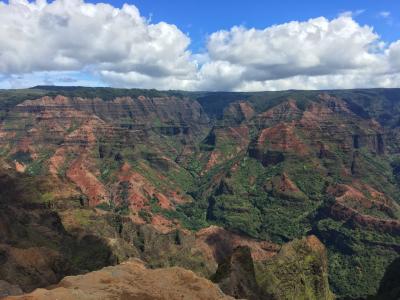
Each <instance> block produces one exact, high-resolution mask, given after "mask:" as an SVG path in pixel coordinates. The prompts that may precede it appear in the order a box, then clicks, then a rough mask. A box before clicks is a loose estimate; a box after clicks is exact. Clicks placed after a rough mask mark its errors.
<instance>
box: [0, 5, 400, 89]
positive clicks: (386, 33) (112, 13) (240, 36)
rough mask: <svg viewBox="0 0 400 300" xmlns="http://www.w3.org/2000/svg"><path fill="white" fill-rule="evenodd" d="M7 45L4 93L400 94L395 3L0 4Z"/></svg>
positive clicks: (0, 69)
mask: <svg viewBox="0 0 400 300" xmlns="http://www.w3.org/2000/svg"><path fill="white" fill-rule="evenodd" d="M102 3H107V5H104V4H102ZM125 3H127V5H126V4H125ZM0 40H2V43H0V88H22V87H29V86H32V85H37V84H58V85H90V86H100V85H101V86H116V87H137V88H158V89H189V90H205V89H207V90H237V91H239V90H269V89H270V90H277V89H291V88H296V89H322V88H361V87H400V1H398V0H396V1H395V0H392V1H389V0H380V1H377V0H374V1H372V0H370V1H360V0H352V1H349V0H335V1H299V0H297V1H294V0H281V1H275V0H274V1H256V0H246V1H233V0H231V1H228V0H214V1H211V0H202V1H194V0H192V1H190V0H186V1H183V0H171V1H167V0H137V1H128V2H126V1H120V0H117V1H106V0H105V1H93V0H54V1H46V0H34V1H32V0H29V1H28V0H10V1H4V0H3V1H1V0H0Z"/></svg>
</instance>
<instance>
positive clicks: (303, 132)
mask: <svg viewBox="0 0 400 300" xmlns="http://www.w3.org/2000/svg"><path fill="white" fill-rule="evenodd" d="M399 99H400V89H369V90H368V89H365V90H332V91H295V90H293V91H292V90H291V91H281V92H253V93H234V92H230V93H228V92H184V91H156V90H137V89H112V88H83V87H53V86H39V87H35V88H31V89H26V90H2V91H0V201H1V203H0V205H1V208H2V209H1V211H0V233H1V234H0V295H1V296H13V295H15V296H16V297H20V298H19V299H51V297H53V298H54V297H65V299H73V298H71V297H72V296H71V295H72V294H71V293H72V292H71V289H73V288H72V287H75V288H76V289H78V290H79V291H80V292H81V293H82V295H83V296H82V297H86V298H85V299H91V298H90V297H92V295H91V292H90V289H91V288H93V289H97V288H98V289H99V290H101V291H104V293H105V294H104V295H103V297H107V295H108V294H107V293H108V292H110V291H112V290H115V289H120V288H121V287H123V286H126V284H127V282H131V281H132V280H143V281H146V280H147V281H146V282H148V284H149V285H148V286H142V287H138V288H137V289H136V288H135V287H131V290H129V289H128V288H127V291H126V293H131V295H133V296H132V297H134V296H135V295H136V296H137V295H139V294H140V293H144V294H143V295H146V297H148V299H164V298H165V297H167V296H165V295H164V296H162V295H161V294H162V293H161V292H160V291H161V290H162V288H163V287H165V286H168V285H174V286H177V288H178V291H179V293H182V294H185V295H189V294H191V295H192V296H191V297H192V298H193V299H196V297H197V298H198V299H206V298H204V297H205V296H204V295H203V294H202V293H204V291H203V289H208V290H209V294H208V296H209V299H229V297H234V298H246V299H334V298H335V297H337V298H343V299H349V298H350V299H351V298H354V299H357V298H361V299H367V298H368V297H370V298H371V297H372V298H373V299H379V297H380V296H379V295H385V297H386V298H384V299H397V298H396V297H397V296H399V295H398V294H396V286H395V285H394V286H393V284H392V285H391V284H390V282H389V283H388V282H386V281H385V278H388V276H389V275H387V274H388V272H389V271H390V270H391V268H392V269H393V267H391V266H392V265H393V264H395V263H396V261H397V260H398V258H399V257H400V254H399V253H400V199H399V195H400V119H399V116H400V102H399ZM104 267H106V268H105V269H104ZM174 268H176V269H174ZM99 270H100V271H99ZM111 270H116V271H115V272H121V277H118V278H115V279H112V280H111V279H109V278H108V276H109V275H107V274H108V273H109V272H113V271H111ZM171 270H175V271H173V273H174V272H175V273H174V274H175V275H174V276H178V277H177V278H175V277H171V281H170V282H167V281H166V282H159V284H160V286H158V287H157V289H154V290H151V288H150V287H149V286H154V284H153V283H151V282H150V281H149V280H150V279H151V280H154V278H152V276H153V275H149V274H158V275H154V276H161V277H165V276H170V275H163V274H170V273H168V272H172V271H171ZM188 270H190V271H188ZM193 272H194V273H193ZM389 273H390V272H389ZM392 273H393V272H392ZM81 274H84V275H81ZM176 274H181V275H176ZM66 276H68V277H66ZM69 276H72V277H69ZM76 276H78V277H76ZM130 276H131V277H130ZM171 276H172V275H171ZM390 276H392V275H390ZM390 276H389V277H390ZM392 277H393V276H392ZM392 277H391V278H392ZM63 278H65V279H63ZM102 278H103V279H102ZM81 280H82V281H81ZM83 282H88V285H84V284H83ZM185 282H186V283H185ZM81 283H82V284H81ZM89 283H90V284H93V287H90V284H89ZM107 286H108V288H109V289H110V290H108V288H107ZM385 286H390V288H383V287H385ZM36 288H42V289H39V290H35V289H36ZM43 288H47V289H46V290H44V289H43ZM32 292H33V293H32ZM397 292H398V289H397ZM23 293H32V294H27V295H25V296H17V295H21V294H23ZM146 293H147V294H146ZM160 293H161V294H160ZM99 295H100V294H99ZM140 295H141V294H140ZM160 295H161V296H160ZM388 295H390V296H388ZM125 296H126V297H128V296H129V295H128V294H127V295H125ZM125 296H124V295H122V296H121V297H120V298H116V299H129V297H128V298H123V297H125ZM21 297H22V298H21ZM24 297H25V298H24ZM46 297H47V298H46ZM68 297H70V298H68ZM93 297H94V296H93ZM99 297H100V296H99ZM143 297H144V296H143ZM162 297H164V298H162ZM168 297H170V298H169V299H175V298H176V299H180V298H179V297H178V296H177V295H175V294H174V295H172V294H171V295H170V296H168ZM168 297H167V298H168ZM188 297H189V296H188ZM377 297H378V298H377ZM382 297H383V296H382ZM390 297H391V298H390ZM167 298H165V299H167ZM372 298H371V299H372ZM82 299H84V298H82ZM133 299H134V298H133ZM145 299H147V298H145Z"/></svg>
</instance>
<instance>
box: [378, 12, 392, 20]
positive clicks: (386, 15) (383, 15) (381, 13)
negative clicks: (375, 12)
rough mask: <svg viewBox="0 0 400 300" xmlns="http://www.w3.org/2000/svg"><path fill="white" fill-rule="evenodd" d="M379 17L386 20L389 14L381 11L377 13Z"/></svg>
mask: <svg viewBox="0 0 400 300" xmlns="http://www.w3.org/2000/svg"><path fill="white" fill-rule="evenodd" d="M379 16H380V17H382V18H385V19H386V18H389V17H390V16H391V13H390V11H381V12H380V13H379Z"/></svg>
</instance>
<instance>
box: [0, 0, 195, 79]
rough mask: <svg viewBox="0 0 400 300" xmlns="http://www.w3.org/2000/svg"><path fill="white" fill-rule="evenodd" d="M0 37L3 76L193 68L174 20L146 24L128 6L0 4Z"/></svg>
mask: <svg viewBox="0 0 400 300" xmlns="http://www.w3.org/2000/svg"><path fill="white" fill-rule="evenodd" d="M0 40H1V43H0V73H3V74H21V73H29V72H37V71H65V70H69V71H70V70H83V69H84V70H90V71H92V72H102V71H107V72H119V73H129V72H131V71H135V72H137V73H138V74H140V75H143V76H150V77H155V78H160V77H163V78H165V77H168V76H174V77H175V78H179V77H187V76H188V74H190V73H193V72H195V71H196V65H195V63H194V62H193V61H192V60H190V52H189V51H188V50H187V47H188V45H189V43H190V39H189V37H188V36H186V35H185V34H184V33H182V32H181V31H180V30H179V29H178V28H177V27H176V26H175V25H172V24H167V23H164V22H160V23H157V24H150V23H149V22H148V21H147V20H146V19H145V18H143V17H142V16H141V15H140V13H139V11H138V9H137V8H136V7H135V6H133V5H127V4H125V5H123V7H122V8H121V9H118V8H115V7H113V6H111V5H108V4H89V3H85V2H84V1H82V0H56V1H53V2H51V3H47V2H46V1H45V0H37V1H36V2H32V3H29V2H28V1H27V0H11V1H9V4H6V3H4V2H0Z"/></svg>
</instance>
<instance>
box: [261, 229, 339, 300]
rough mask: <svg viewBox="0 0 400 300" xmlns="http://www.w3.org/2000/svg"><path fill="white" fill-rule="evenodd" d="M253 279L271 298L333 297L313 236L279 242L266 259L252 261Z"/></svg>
mask: <svg viewBox="0 0 400 300" xmlns="http://www.w3.org/2000/svg"><path fill="white" fill-rule="evenodd" d="M256 277H257V282H258V284H259V286H260V287H261V289H262V290H263V291H264V293H267V294H269V295H271V296H272V298H273V299H278V300H279V299H310V300H311V299H315V300H320V299H324V300H331V299H334V296H333V294H332V292H331V291H330V289H329V282H328V260H327V253H326V250H325V247H324V245H323V244H322V243H321V242H320V241H319V240H318V238H316V237H315V236H308V237H306V238H303V239H301V240H295V241H293V242H290V243H287V244H285V245H283V247H282V249H281V250H280V251H279V253H278V254H277V255H276V256H274V257H273V258H271V259H270V260H268V261H266V262H264V263H260V264H257V265H256Z"/></svg>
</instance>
